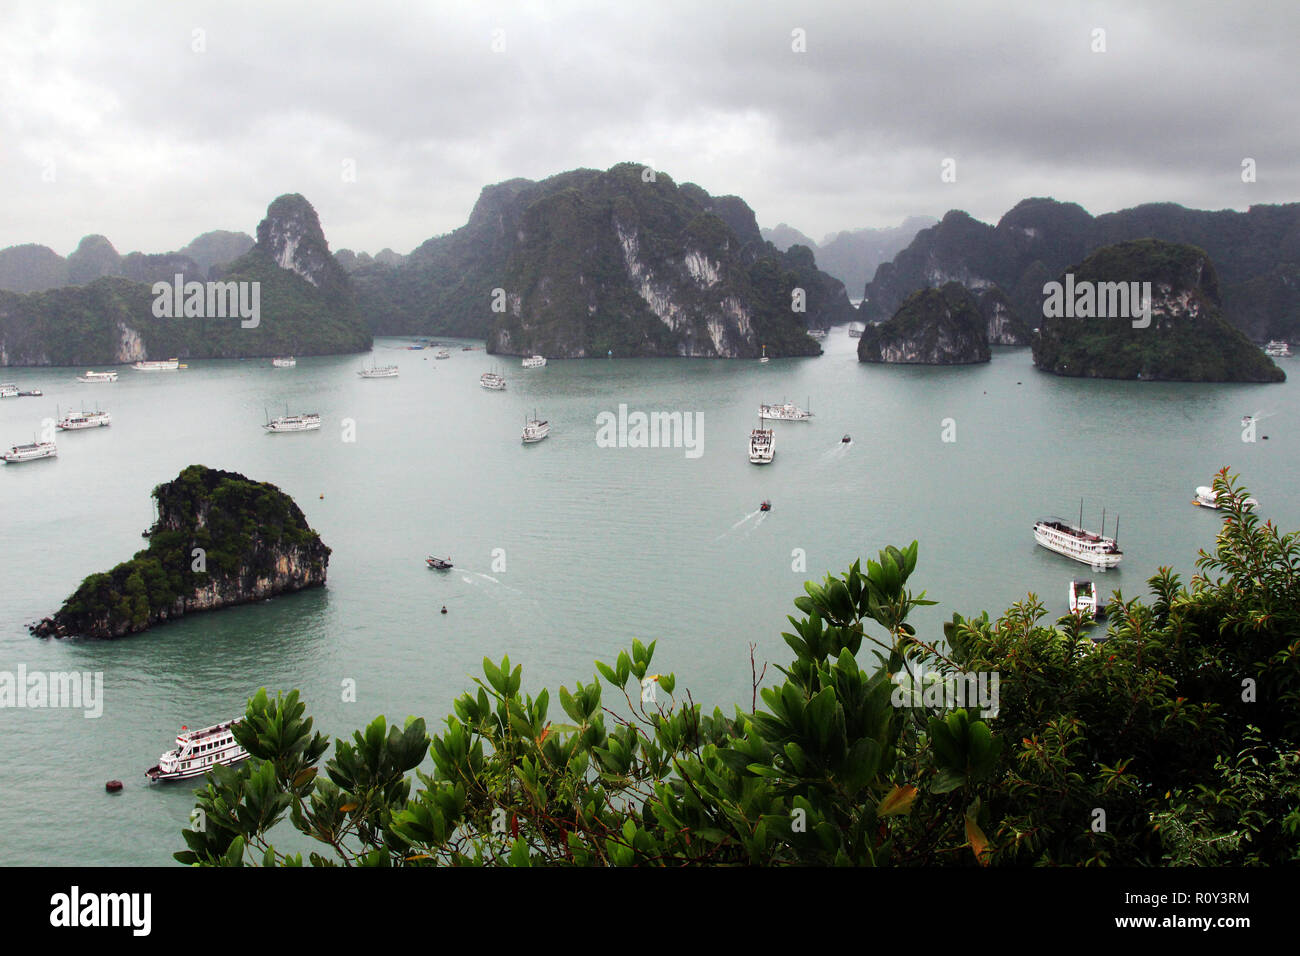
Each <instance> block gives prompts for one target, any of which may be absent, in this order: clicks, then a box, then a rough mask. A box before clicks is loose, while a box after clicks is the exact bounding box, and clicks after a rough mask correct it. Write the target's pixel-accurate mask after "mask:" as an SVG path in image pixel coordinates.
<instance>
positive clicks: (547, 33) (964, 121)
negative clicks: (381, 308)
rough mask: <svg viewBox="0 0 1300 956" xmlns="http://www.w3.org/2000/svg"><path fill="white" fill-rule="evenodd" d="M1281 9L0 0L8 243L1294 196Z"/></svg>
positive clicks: (1210, 204) (354, 240) (343, 235)
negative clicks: (607, 172) (492, 211)
mask: <svg viewBox="0 0 1300 956" xmlns="http://www.w3.org/2000/svg"><path fill="white" fill-rule="evenodd" d="M1298 10H1300V7H1297V6H1296V5H1293V4H1281V3H1279V4H1274V5H1266V4H1258V5H1252V4H1248V3H1240V2H1238V3H1223V2H1221V0H1216V2H1206V3H1202V2H1186V0H1179V2H1169V3H1165V2H1147V3H1140V2H1133V0H1124V2H1091V3H1083V2H1080V3H1070V2H1052V0H1048V2H1042V0H1033V2H1024V3H982V2H976V0H957V2H951V3H928V2H925V0H910V2H905V3H898V4H894V3H879V2H864V0H856V2H842V3H841V2H808V3H802V2H801V3H788V2H786V3H760V2H753V0H742V2H734V3H731V2H710V0H688V2H681V3H679V2H663V0H644V2H640V0H618V2H610V3H582V2H568V3H566V2H549V0H548V2H540V0H539V2H534V3H525V2H510V3H491V2H472V3H471V2H462V3H419V2H402V3H398V2H394V3H389V2H384V0H366V2H365V3H355V2H348V3H342V2H333V0H314V2H310V3H298V2H289V0H262V2H252V3H240V2H229V0H226V2H221V3H201V2H185V3H177V2H171V0H169V2H157V3H143V2H140V3H131V2H113V3H102V2H92V0H88V2H84V3H78V2H59V0H32V2H27V0H4V2H3V3H2V4H0V77H2V80H0V182H3V187H2V188H3V193H4V197H5V198H4V202H3V205H2V206H0V246H6V245H12V244H17V243H23V242H38V243H42V244H45V245H48V246H50V247H52V248H53V249H54V250H55V251H57V252H59V253H61V254H64V255H66V254H67V253H69V252H70V251H72V249H73V248H74V247H75V245H76V243H77V241H78V239H79V238H80V237H81V236H83V235H85V234H88V233H102V234H104V235H106V236H108V237H109V239H111V240H112V242H113V244H114V245H115V246H116V247H117V249H118V251H119V252H122V253H126V252H129V251H132V250H141V251H146V252H162V251H168V250H172V249H176V248H178V247H180V246H182V245H184V244H185V243H186V242H188V241H189V240H190V239H192V238H193V237H194V236H196V235H198V234H199V233H201V232H205V231H207V230H209V229H234V230H242V231H246V232H249V233H251V232H253V231H254V229H255V228H256V226H257V222H258V220H259V219H261V218H262V216H263V214H264V213H265V210H266V206H267V204H268V203H269V202H270V201H271V200H272V199H274V198H275V197H276V196H277V195H280V194H281V193H286V192H300V193H302V194H303V195H305V196H306V197H307V198H308V199H309V200H310V201H311V203H312V204H313V205H314V206H315V207H316V210H317V212H318V213H319V214H320V218H321V222H322V225H323V227H324V229H325V235H326V238H327V239H328V240H329V242H330V246H331V248H333V249H336V250H337V249H340V248H351V249H358V250H367V251H370V252H375V251H378V250H379V249H381V248H383V247H385V246H388V247H392V248H393V249H396V250H397V251H399V252H409V251H410V250H411V249H412V248H413V247H414V246H416V245H418V244H419V243H420V242H422V241H423V240H425V239H427V238H429V237H430V236H434V235H438V234H440V233H444V232H447V231H450V230H452V229H454V228H456V227H458V226H460V225H462V224H463V223H464V222H465V219H466V217H467V216H468V214H469V211H470V209H471V207H472V206H473V204H474V201H475V199H476V198H477V196H478V193H479V190H480V188H481V187H482V186H483V185H484V184H487V183H492V182H499V181H501V180H503V179H509V178H512V177H517V176H524V177H528V178H532V179H538V178H542V177H545V176H547V175H549V174H552V173H556V172H560V171H562V170H566V169H572V168H574V167H578V166H588V167H597V168H607V167H609V166H611V165H613V164H614V163H616V162H620V161H623V160H632V161H635V162H641V163H649V164H653V166H654V167H655V168H656V169H661V170H664V171H665V172H667V173H668V174H670V175H671V176H672V177H673V178H674V179H676V180H677V181H678V182H683V181H693V182H696V183H699V184H700V185H701V186H703V187H704V188H705V189H707V190H708V191H709V192H711V193H714V194H726V193H734V194H736V195H739V196H741V197H743V198H744V199H745V200H746V201H747V202H748V203H749V204H750V206H752V207H753V209H754V211H755V213H756V214H757V216H758V221H759V223H760V224H761V225H765V226H774V225H776V224H777V223H778V222H786V223H789V224H790V225H792V226H794V227H796V228H798V229H800V230H802V231H803V232H805V233H807V234H808V235H810V236H812V237H813V238H814V239H817V240H821V239H822V237H823V236H824V235H826V234H827V233H830V232H833V231H838V230H840V229H851V228H857V227H862V226H888V225H896V224H897V223H898V222H900V221H901V220H902V219H903V218H904V217H905V216H908V215H912V214H926V215H942V214H943V213H944V212H945V211H946V210H948V209H951V208H959V209H965V210H966V211H968V212H970V213H971V214H972V215H974V216H976V217H978V218H980V219H984V220H985V221H990V222H995V221H996V220H997V218H998V217H999V216H1000V215H1001V214H1002V213H1004V212H1005V211H1006V210H1007V209H1009V208H1010V207H1011V206H1013V205H1014V204H1015V203H1016V202H1017V201H1018V200H1019V199H1021V198H1023V197H1025V196H1036V195H1037V196H1041V195H1050V196H1054V197H1056V198H1058V199H1062V200H1073V201H1076V202H1079V203H1080V204H1082V205H1083V206H1084V207H1085V208H1087V209H1088V210H1089V211H1091V212H1093V213H1101V212H1107V211H1110V210H1114V209H1120V208H1123V207H1125V206H1130V205H1134V204H1136V203H1140V202H1149V201H1173V202H1180V203H1183V204H1185V205H1188V206H1195V207H1201V208H1214V209H1219V208H1228V207H1231V208H1237V209H1244V208H1246V207H1247V206H1248V205H1250V204H1253V203H1275V202H1291V201H1296V200H1300V122H1298V121H1297V120H1298V118H1300V83H1298V81H1297V77H1300V69H1298V68H1297V67H1298V62H1297V61H1298V59H1300V58H1298V56H1297V54H1300V39H1298V38H1300V13H1298V12H1297V11H1298ZM1098 29H1100V30H1104V31H1105V34H1104V44H1105V51H1104V52H1094V49H1093V48H1094V46H1096V45H1098V36H1097V34H1095V33H1094V31H1096V30H1098ZM796 30H801V31H803V34H802V37H803V44H804V46H805V50H804V51H803V52H798V51H796V50H795V49H794V47H795V46H797V45H798V44H799V37H797V36H795V35H794V31H796ZM494 46H496V47H502V46H503V49H494ZM1247 157H1249V158H1252V159H1254V160H1255V162H1256V169H1257V173H1256V175H1257V181H1256V182H1254V183H1243V182H1242V161H1243V159H1245V158H1247ZM948 158H952V159H954V160H955V170H956V182H952V183H945V182H943V181H942V179H941V172H942V164H943V161H944V160H945V159H948ZM348 163H351V164H353V165H352V168H353V169H354V170H355V175H354V176H349V175H348V166H347V164H348Z"/></svg>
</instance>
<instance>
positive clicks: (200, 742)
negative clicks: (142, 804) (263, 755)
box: [144, 717, 248, 783]
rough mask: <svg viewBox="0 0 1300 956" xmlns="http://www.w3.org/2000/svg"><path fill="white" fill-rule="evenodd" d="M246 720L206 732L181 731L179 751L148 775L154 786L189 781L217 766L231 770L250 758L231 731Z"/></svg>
mask: <svg viewBox="0 0 1300 956" xmlns="http://www.w3.org/2000/svg"><path fill="white" fill-rule="evenodd" d="M242 719H243V718H240V717H237V718H235V719H234V720H229V721H226V723H224V724H214V725H213V726H211V727H204V728H203V729H202V730H187V729H186V728H184V727H182V728H181V733H180V734H178V735H177V737H176V749H175V750H169V751H167V752H166V753H165V754H163V755H162V756H161V757H159V758H158V763H157V764H156V765H155V766H152V767H150V768H149V769H148V770H146V771H145V772H144V775H145V776H146V777H148V778H149V782H150V783H156V782H157V781H159V780H186V779H188V778H190V777H198V776H202V775H203V774H205V773H207V772H208V771H209V770H211V769H212V768H213V767H216V766H229V765H230V764H234V763H239V761H241V760H244V759H245V758H247V757H248V751H246V750H245V749H244V748H243V747H241V746H240V745H239V744H238V743H237V742H236V740H235V734H234V731H233V730H232V729H231V728H232V727H234V726H235V724H237V723H239V722H240V720H242Z"/></svg>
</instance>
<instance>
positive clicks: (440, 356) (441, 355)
mask: <svg viewBox="0 0 1300 956" xmlns="http://www.w3.org/2000/svg"><path fill="white" fill-rule="evenodd" d="M434 358H436V359H449V358H451V353H450V352H448V351H447V350H446V349H438V352H437V354H436V355H434Z"/></svg>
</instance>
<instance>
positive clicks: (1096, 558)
mask: <svg viewBox="0 0 1300 956" xmlns="http://www.w3.org/2000/svg"><path fill="white" fill-rule="evenodd" d="M1082 525H1083V518H1082V515H1081V516H1080V519H1079V524H1078V525H1072V524H1070V523H1069V522H1068V521H1066V520H1065V519H1064V518H1041V519H1039V520H1038V521H1036V522H1035V523H1034V540H1035V541H1036V542H1037V543H1038V544H1040V545H1042V546H1043V547H1044V548H1046V549H1047V550H1049V551H1055V552H1056V553H1057V554H1063V555H1065V556H1066V557H1067V558H1073V559H1074V560H1075V561H1080V562H1082V563H1083V564H1087V565H1091V566H1092V567H1094V568H1097V569H1098V570H1104V569H1106V568H1113V567H1116V566H1117V565H1118V564H1119V562H1120V559H1121V558H1122V557H1124V552H1123V551H1121V550H1120V549H1119V542H1118V539H1117V538H1108V537H1106V536H1105V534H1104V533H1103V534H1097V533H1096V532H1093V531H1088V530H1087V529H1085V528H1084V527H1082ZM1115 528H1116V534H1117V535H1118V533H1119V530H1118V529H1119V519H1116V520H1115ZM1102 531H1103V532H1104V531H1105V518H1104V517H1103V519H1102Z"/></svg>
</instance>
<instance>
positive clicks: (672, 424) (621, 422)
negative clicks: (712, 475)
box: [596, 404, 704, 458]
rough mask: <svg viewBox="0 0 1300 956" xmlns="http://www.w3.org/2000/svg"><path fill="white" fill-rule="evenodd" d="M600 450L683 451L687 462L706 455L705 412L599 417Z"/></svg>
mask: <svg viewBox="0 0 1300 956" xmlns="http://www.w3.org/2000/svg"><path fill="white" fill-rule="evenodd" d="M596 426H597V427H596V446H597V447H598V448H683V449H685V450H686V457H687V458H699V457H700V455H702V454H704V413H703V412H640V411H634V412H629V411H628V410H627V405H625V404H620V405H619V406H618V414H617V415H616V414H615V413H614V412H601V413H600V414H599V415H597V416H596Z"/></svg>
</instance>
